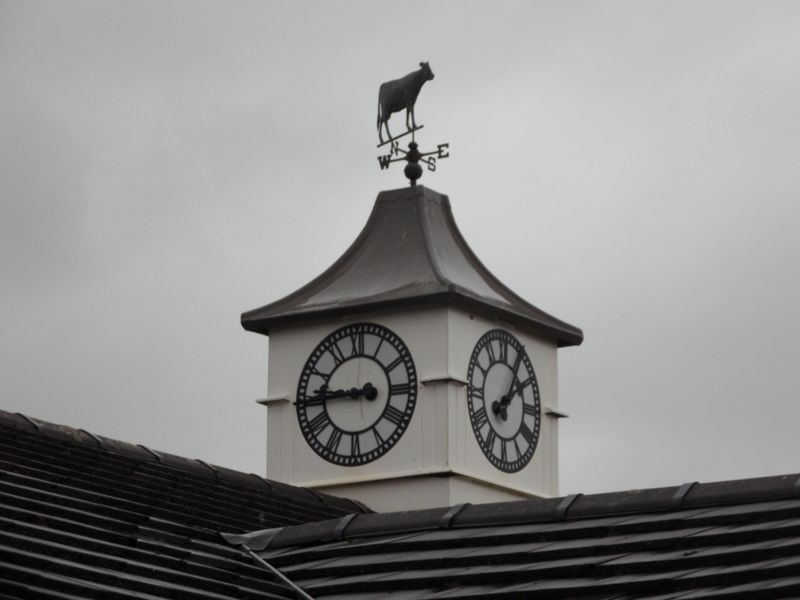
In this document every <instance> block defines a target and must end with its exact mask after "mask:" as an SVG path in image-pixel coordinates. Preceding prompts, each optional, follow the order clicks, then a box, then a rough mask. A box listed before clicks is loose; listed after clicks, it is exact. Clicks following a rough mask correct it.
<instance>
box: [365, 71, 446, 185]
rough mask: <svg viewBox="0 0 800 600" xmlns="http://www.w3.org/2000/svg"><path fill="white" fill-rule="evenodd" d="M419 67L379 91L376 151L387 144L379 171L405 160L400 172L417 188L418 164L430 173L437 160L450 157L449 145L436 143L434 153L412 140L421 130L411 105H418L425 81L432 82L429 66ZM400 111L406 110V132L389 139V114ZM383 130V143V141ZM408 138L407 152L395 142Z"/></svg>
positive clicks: (419, 174)
mask: <svg viewBox="0 0 800 600" xmlns="http://www.w3.org/2000/svg"><path fill="white" fill-rule="evenodd" d="M419 66H420V67H421V68H420V69H418V70H417V71H414V72H413V73H409V74H408V75H406V76H405V77H401V78H400V79H394V80H392V81H387V82H386V83H383V84H381V87H380V90H379V92H378V142H379V143H378V148H381V147H382V146H385V145H386V144H390V146H389V154H383V155H381V156H378V163H379V164H380V166H381V169H388V168H389V165H390V164H391V163H393V162H397V161H401V160H404V161H406V163H407V164H406V168H405V169H404V171H403V172H404V173H405V176H406V177H408V179H410V180H411V185H416V184H417V179H419V178H420V177H422V167H421V166H420V165H419V163H420V162H424V163H425V164H426V165H428V170H429V171H435V170H436V159H441V158H447V157H448V156H450V144H439V145H437V146H436V150H434V151H433V152H420V151H419V146H418V145H417V142H416V140H415V139H414V132H416V131H419V130H420V129H422V127H423V126H422V125H417V122H416V120H415V118H414V105H415V104H416V103H417V96H419V91H420V90H421V89H422V86H423V85H424V84H425V82H426V81H429V80H431V79H433V71H431V67H430V65H429V64H428V63H426V62H421V63H419ZM403 109H405V111H406V130H405V131H404V132H403V133H401V134H400V135H396V136H392V133H391V132H390V131H389V117H391V116H392V113H396V112H400V111H401V110H403ZM384 129H385V130H386V137H387V139H386V140H384V139H383V130H384ZM407 135H411V141H410V142H409V143H408V150H404V149H403V148H401V147H400V142H399V141H397V140H399V139H400V138H402V137H405V136H407Z"/></svg>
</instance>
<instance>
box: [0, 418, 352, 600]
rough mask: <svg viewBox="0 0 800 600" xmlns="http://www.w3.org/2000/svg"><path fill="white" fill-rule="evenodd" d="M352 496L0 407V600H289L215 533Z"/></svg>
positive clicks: (341, 509) (342, 506)
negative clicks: (331, 493)
mask: <svg viewBox="0 0 800 600" xmlns="http://www.w3.org/2000/svg"><path fill="white" fill-rule="evenodd" d="M363 510H365V509H364V508H363V507H361V506H360V505H358V504H356V503H354V502H351V501H349V500H345V499H341V498H335V497H333V496H327V495H324V494H317V493H314V492H311V491H309V490H306V489H302V488H296V487H293V486H289V485H286V484H282V483H276V482H271V481H267V480H265V479H263V478H261V477H258V476H256V475H247V474H245V473H239V472H236V471H231V470H229V469H224V468H221V467H215V466H211V465H207V464H206V463H203V462H201V461H196V460H190V459H186V458H181V457H178V456H173V455H170V454H161V453H158V452H155V451H152V450H149V449H147V448H144V447H142V446H134V445H131V444H126V443H123V442H118V441H115V440H111V439H107V438H102V437H99V436H95V435H92V434H90V433H87V432H85V431H82V430H75V429H71V428H69V427H62V426H58V425H53V424H50V423H45V422H43V421H36V420H33V419H29V418H27V417H23V416H21V415H14V414H10V413H7V412H4V411H0V598H3V599H4V600H6V599H8V598H20V599H21V598H25V599H28V598H125V599H133V598H136V599H146V598H147V599H154V598H186V599H205V600H212V599H219V598H258V599H268V598H294V597H295V595H294V592H293V591H292V590H290V589H289V588H288V587H287V586H286V585H285V584H283V583H279V582H276V581H275V579H274V577H273V576H272V575H271V574H270V573H269V572H267V571H265V570H264V569H263V567H261V566H259V565H257V564H254V563H253V561H252V559H251V557H249V556H246V555H244V554H243V553H242V552H240V551H239V550H237V549H234V548H231V547H230V546H229V545H227V544H226V543H225V542H224V541H223V540H222V539H221V538H220V537H219V535H218V533H217V532H219V531H227V530H233V531H248V530H252V529H256V528H263V527H279V526H286V525H293V524H299V523H305V522H309V521H315V520H320V519H330V518H334V517H341V516H342V515H345V514H348V513H353V512H362V511H363Z"/></svg>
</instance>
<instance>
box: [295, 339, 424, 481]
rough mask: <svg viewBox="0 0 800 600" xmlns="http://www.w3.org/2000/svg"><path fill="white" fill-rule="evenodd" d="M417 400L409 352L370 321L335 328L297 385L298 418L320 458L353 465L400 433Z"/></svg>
mask: <svg viewBox="0 0 800 600" xmlns="http://www.w3.org/2000/svg"><path fill="white" fill-rule="evenodd" d="M416 402H417V373H416V370H415V368H414V361H413V360H412V358H411V353H410V352H409V351H408V348H406V345H405V344H404V343H403V340H401V339H400V338H399V337H398V336H397V335H396V334H395V333H393V332H392V331H390V330H388V329H387V328H385V327H383V326H381V325H376V324H374V323H357V324H355V325H347V326H345V327H342V328H340V329H337V330H336V331H334V332H333V333H331V334H330V335H329V336H328V337H326V338H325V339H324V340H322V341H321V342H320V343H319V345H318V346H317V347H316V348H315V349H314V351H313V352H312V353H311V356H309V357H308V360H307V361H306V364H305V366H304V367H303V371H302V373H301V375H300V382H299V383H298V385H297V404H296V407H297V420H298V422H299V424H300V431H302V433H303V437H304V438H305V439H306V441H307V442H308V445H309V446H311V448H312V449H313V450H314V452H316V453H317V454H318V455H320V456H321V457H322V458H324V459H325V460H327V461H329V462H332V463H334V464H337V465H344V466H357V465H363V464H366V463H369V462H372V461H373V460H375V459H377V458H380V457H381V456H383V455H384V454H386V452H388V451H389V449H391V447H392V446H394V445H395V444H396V443H397V441H398V440H399V439H400V437H401V436H402V435H403V433H404V432H405V430H406V428H407V427H408V424H409V422H410V421H411V416H412V415H413V414H414V406H415V405H416Z"/></svg>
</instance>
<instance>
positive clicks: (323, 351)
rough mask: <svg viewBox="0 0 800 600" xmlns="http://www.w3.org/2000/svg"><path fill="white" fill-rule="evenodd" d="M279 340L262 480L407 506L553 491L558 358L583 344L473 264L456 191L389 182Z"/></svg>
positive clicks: (283, 316) (387, 506)
mask: <svg viewBox="0 0 800 600" xmlns="http://www.w3.org/2000/svg"><path fill="white" fill-rule="evenodd" d="M242 325H243V326H244V328H245V329H247V330H248V331H253V332H257V333H261V334H263V335H268V336H269V338H270V345H269V360H268V389H267V398H266V400H264V401H262V402H263V403H264V404H265V405H266V407H267V419H268V426H267V473H266V475H267V477H269V478H270V479H274V480H278V481H284V482H286V483H291V484H293V485H300V486H304V487H308V488H310V489H316V490H319V491H324V492H326V493H331V494H337V495H342V496H347V497H349V498H354V499H357V500H361V501H362V502H364V503H365V504H366V505H367V506H369V507H370V508H372V509H374V510H379V511H388V510H406V509H414V508H426V507H434V506H446V505H455V504H460V503H464V502H470V503H478V502H493V501H502V500H513V499H522V498H526V497H532V496H539V497H548V496H554V495H557V494H558V420H559V418H560V417H562V416H564V415H563V414H562V413H561V412H560V411H559V407H558V377H557V353H558V349H559V348H560V347H563V346H573V345H578V344H580V343H581V341H582V340H583V334H582V332H581V330H580V329H578V328H576V327H573V326H572V325H569V324H567V323H565V322H563V321H560V320H559V319H556V318H555V317H553V316H551V315H549V314H547V313H545V312H543V311H541V310H539V309H538V308H536V307H535V306H533V305H531V304H529V303H528V302H526V301H525V300H523V299H522V298H520V297H519V296H517V295H516V294H515V293H514V292H512V291H511V290H510V289H508V288H507V287H506V286H505V285H503V284H502V283H501V282H500V281H499V280H498V279H497V278H496V277H495V276H494V275H492V274H491V273H490V272H489V271H488V269H486V267H484V266H483V264H482V263H481V262H480V260H478V258H477V257H476V256H475V254H474V253H473V252H472V250H471V249H470V248H469V246H468V245H467V243H466V241H465V240H464V237H463V236H462V235H461V233H460V232H459V230H458V228H457V226H456V224H455V221H454V219H453V215H452V212H451V209H450V202H449V200H448V198H447V196H444V195H442V194H439V193H437V192H435V191H433V190H431V189H428V188H425V187H422V186H418V185H412V186H411V187H408V188H404V189H398V190H392V191H387V192H381V193H380V194H379V195H378V198H377V200H376V202H375V206H374V208H373V210H372V214H371V215H370V217H369V219H368V221H367V223H366V225H365V226H364V229H363V230H362V231H361V233H360V234H359V235H358V237H357V238H356V240H355V241H354V242H353V244H352V245H351V246H350V248H348V250H347V251H346V252H345V253H344V254H343V255H342V256H341V257H340V258H339V259H338V260H337V261H336V262H335V263H334V264H333V265H332V266H331V267H330V268H328V270H327V271H325V272H324V273H322V274H321V275H320V276H318V277H317V278H316V279H314V280H313V281H311V282H310V283H308V284H306V285H305V286H303V287H302V288H300V289H299V290H297V291H295V292H294V293H292V294H290V295H288V296H286V297H285V298H283V299H281V300H277V301H276V302H272V303H271V304H267V305H266V306H263V307H261V308H257V309H254V310H251V311H248V312H245V313H244V314H243V315H242Z"/></svg>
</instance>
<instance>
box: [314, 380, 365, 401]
mask: <svg viewBox="0 0 800 600" xmlns="http://www.w3.org/2000/svg"><path fill="white" fill-rule="evenodd" d="M362 396H363V397H364V398H366V399H367V400H375V398H377V397H378V390H377V388H375V386H374V385H372V384H371V383H369V382H367V383H365V384H364V386H363V387H361V388H356V387H354V388H350V389H349V390H333V391H331V390H329V389H328V386H327V385H322V386H320V388H319V389H318V390H314V395H313V396H308V397H307V398H305V399H304V400H303V403H306V402H325V401H327V400H334V399H336V398H352V399H353V400H358V399H359V398H361V397H362Z"/></svg>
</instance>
